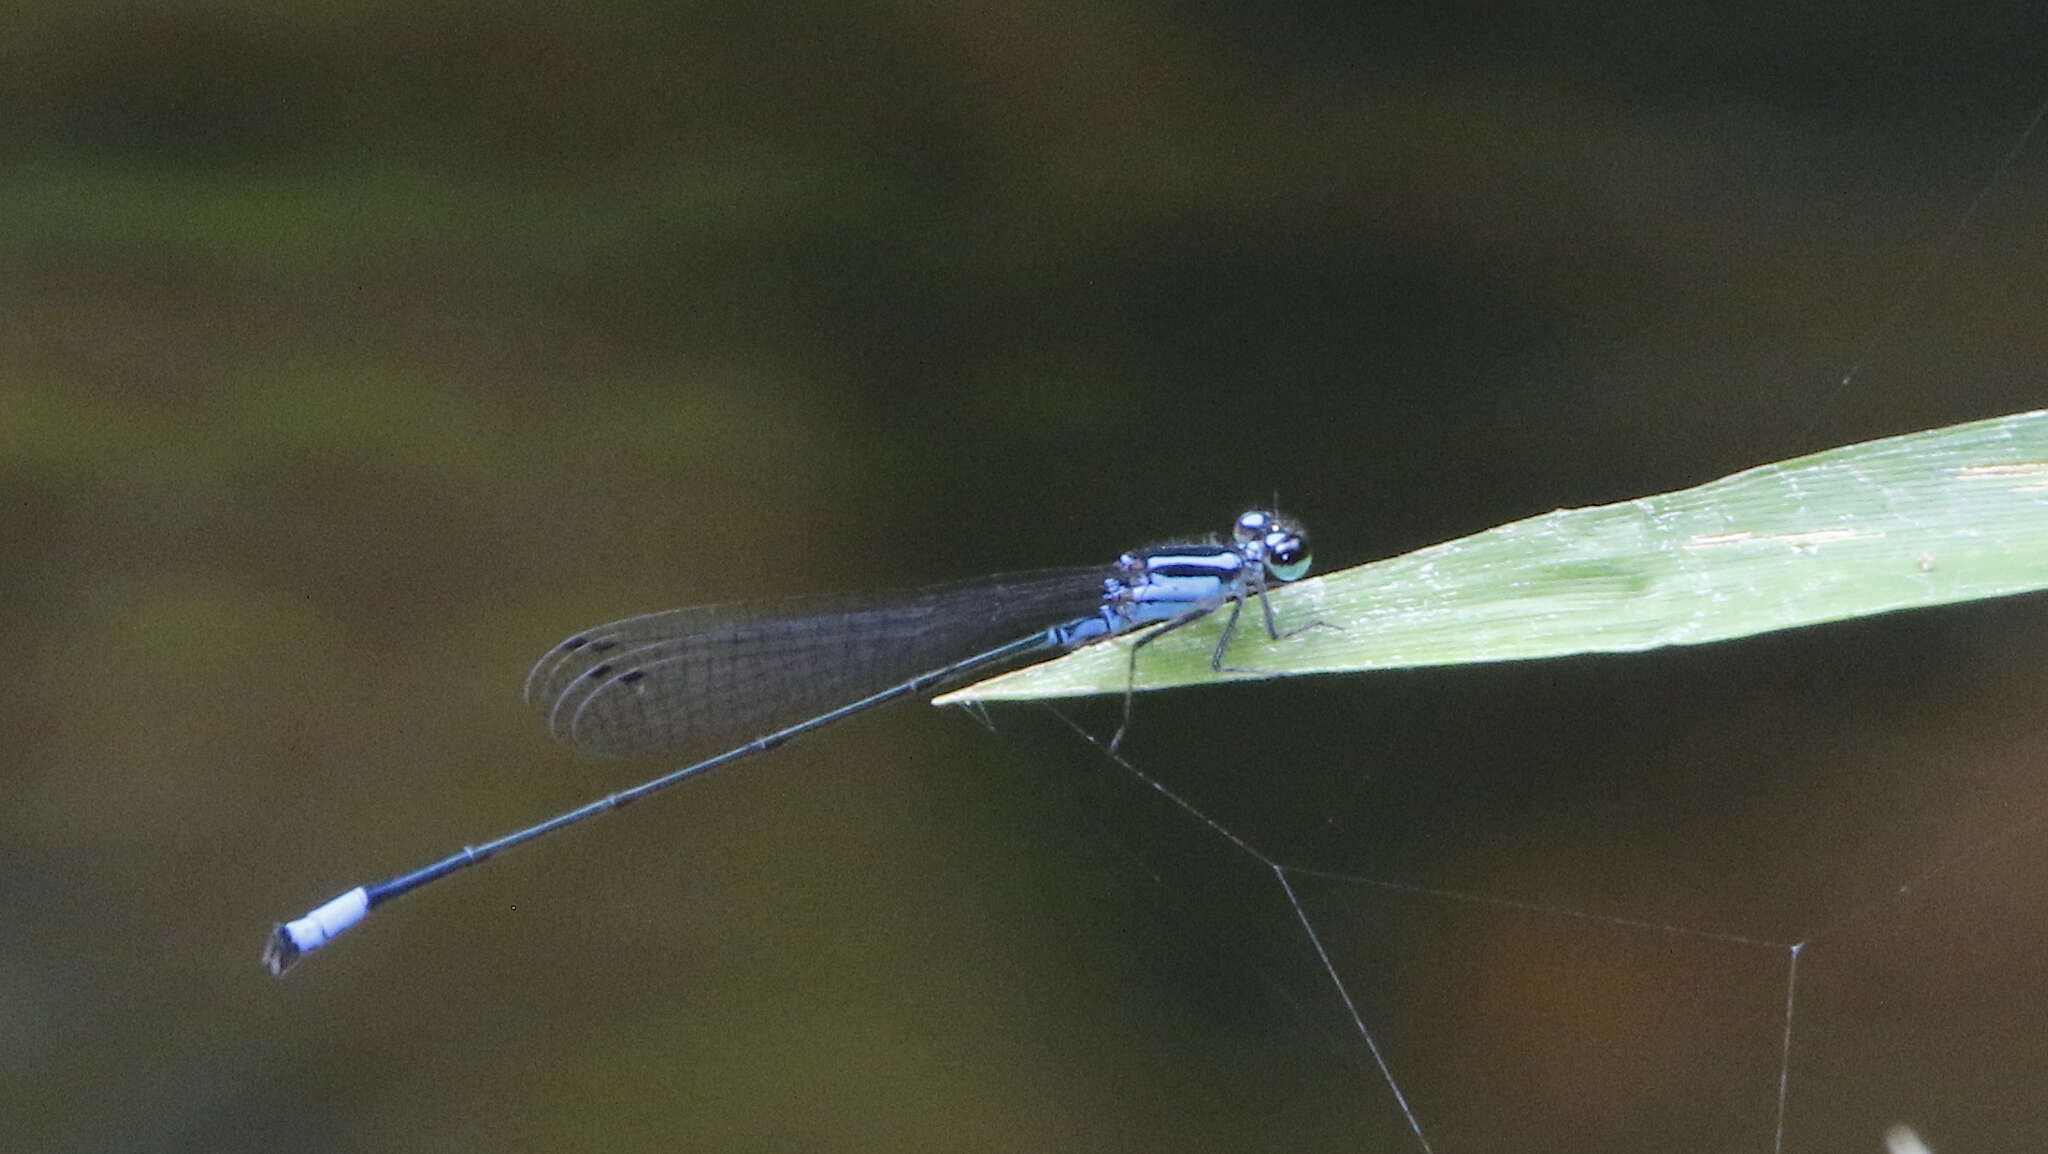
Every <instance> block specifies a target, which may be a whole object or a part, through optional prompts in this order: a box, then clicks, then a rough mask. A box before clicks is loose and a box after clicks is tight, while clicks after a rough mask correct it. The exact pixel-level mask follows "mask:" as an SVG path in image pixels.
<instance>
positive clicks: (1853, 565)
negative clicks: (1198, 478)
mask: <svg viewBox="0 0 2048 1154" xmlns="http://www.w3.org/2000/svg"><path fill="white" fill-rule="evenodd" d="M2044 586H2048V412H2030V413H2019V414H2015V415H2012V416H2006V417H1996V418H1991V419H1988V420H1982V421H1973V422H1969V423H1967V424H1962V425H1954V426H1950V427H1947V428H1943V429H1934V430H1929V431H1926V432H1920V433H1911V434H1906V435H1903V436H1897V437H1888V438H1885V439H1883V440H1878V441H1868V442H1864V443H1861V444H1856V445H1849V446H1845V447H1842V448H1838V449H1830V450H1827V451H1825V452H1820V453H1815V454H1812V455H1809V456H1805V457H1798V458H1794V459H1792V460H1789V461H1783V462H1779V463H1776V464H1771V465H1762V466H1758V467H1756V468H1752V469H1747V470H1744V471H1742V472H1740V473H1735V474H1732V475H1730V476H1727V477H1723V478H1721V479H1719V480H1716V481H1710V482H1708V483H1706V484H1704V485H1699V486H1695V487H1693V488H1690V489H1682V490H1678V491H1676V492H1671V493H1663V494H1659V495H1656V496H1651V497H1642V498H1638V499H1636V500H1632V501H1624V502H1619V503H1617V504H1612V505H1600V506H1594V507H1590V508H1583V509H1561V510H1558V511H1555V512H1551V513H1545V514H1541V515H1539V516H1534V517H1529V518H1527V519H1524V520H1521V521H1515V522H1511V523H1509V524H1506V525H1502V526H1499V527H1497V528H1494V529H1489V530H1486V531H1485V532H1481V533H1476V534H1473V535H1471V536H1469V537H1461V538H1458V539H1456V540H1453V541H1447V542H1444V543H1443V544H1440V545H1433V546H1430V547H1428V548H1425V549H1419V550H1416V551H1415V552H1412V553H1408V554H1404V555H1402V556H1399V557H1393V558H1388V559H1386V560H1383V561H1375V562H1372V563H1370V564H1367V565H1360V566H1356V567H1354V568H1350V569H1345V570H1342V571H1340V572H1336V573H1331V574H1328V575H1326V576H1323V577H1318V578H1311V579H1309V580H1305V581H1301V582H1298V583H1296V584H1295V585H1292V586H1289V587H1287V588H1285V589H1281V590H1276V591H1275V593H1274V594H1273V606H1274V610H1275V612H1276V613H1277V614H1278V615H1279V617H1280V620H1281V622H1282V625H1283V627H1293V626H1296V625H1300V624H1303V623H1306V622H1309V621H1318V622H1321V623H1322V624H1323V625H1324V626H1325V627H1324V628H1312V629H1308V630H1305V631H1303V632H1300V633H1297V634H1294V635H1293V636H1291V637H1286V638H1283V639H1281V640H1280V641H1277V642H1275V641H1269V640H1268V639H1267V638H1266V637H1265V634H1264V630H1263V628H1261V627H1260V625H1259V624H1258V623H1257V619H1256V608H1255V607H1254V612H1253V613H1251V614H1248V615H1247V616H1246V618H1245V619H1244V620H1243V621H1242V622H1241V623H1240V627H1239V629H1238V632H1237V637H1236V638H1235V639H1234V640H1233V643H1232V646H1231V654H1230V658H1229V660H1230V663H1231V664H1233V665H1239V666H1247V667H1250V668H1253V669H1255V670H1257V671H1258V672H1255V673H1216V672H1213V671H1211V670H1210V669H1209V665H1208V658H1209V653H1210V651H1211V649H1212V648H1213V647H1214V645H1215V643H1216V638H1217V636H1218V631H1219V630H1220V629H1221V628H1222V618H1223V617H1225V616H1227V614H1221V613H1219V614H1217V615H1216V620H1215V621H1213V622H1202V623H1200V624H1198V625H1196V626H1191V627H1189V628H1186V629H1182V630H1179V631H1177V632H1176V633H1174V634H1173V635H1171V636H1169V637H1165V638H1162V639H1161V640H1160V641H1159V642H1158V643H1156V644H1152V645H1148V646H1147V647H1146V648H1145V649H1144V651H1143V653H1142V656H1141V658H1140V660H1139V662H1138V672H1137V680H1136V685H1137V688H1139V689H1140V690H1150V689H1166V688H1172V687H1176V686H1181V685H1192V684H1201V683H1208V682H1215V681H1225V680H1244V679H1248V678H1257V677H1269V676H1271V677H1278V676H1291V675H1297V674H1307V673H1349V672H1362V671H1365V670H1371V669H1392V668H1403V667H1414V666H1426V665H1447V664H1462V663H1469V662H1479V661H1512V660H1526V659H1533V658H1541V657H1560V656H1566V655H1570V654H1578V653H1592V652H1630V651H1636V650H1643V649H1651V648H1656V647H1660V646H1665V645H1690V644H1702V643H1706V642H1711V641H1722V640H1728V639H1732V638H1737V637H1746V636H1751V635H1753V634H1757V633H1766V632H1771V631H1773V630H1778V629H1791V628H1798V627H1800V626H1806V625H1815V624H1820V623H1822V622H1828V621H1839V620H1843V619H1847V618H1853V617H1865V616H1871V615H1874V614H1878V613H1887V612H1893V611H1896V610H1901V609H1912V608H1924V607H1928V606H1934V605H1944V604H1951V603H1955V602H1961V601H1972V600H1979V599H1983V598H1988V597H2002V596H2011V595H2014V594H2019V593H2026V592H2032V591H2035V590H2038V589H2041V588H2043V587H2044ZM1132 641H1133V638H1131V637H1125V638H1121V639H1118V640H1117V641H1115V642H1112V643H1107V644H1102V645H1094V646H1089V647H1085V648H1083V649H1080V650H1077V651H1075V652H1073V653H1070V654H1067V655H1065V656H1063V657H1060V658H1057V659H1055V660H1052V661H1048V662H1044V663H1041V664H1038V665H1033V666H1029V667H1027V668H1024V669H1020V670H1016V671H1014V672H1012V673H1008V674H1004V675H1002V676H1000V677H996V678H993V679H990V680H988V681H984V682H981V683H979V684H976V685H972V686H968V687H966V688H963V689H960V690H956V691H955V692H953V693H949V694H947V695H945V696H944V697H941V698H939V699H938V702H937V703H938V704H953V703H960V702H966V701H1003V700H1026V699H1035V698H1045V697H1065V696H1078V695H1083V694H1093V693H1121V692H1123V690H1124V687H1125V684H1126V680H1127V676H1128V675H1127V670H1128V668H1129V666H1128V661H1129V646H1130V645H1131V644H1132Z"/></svg>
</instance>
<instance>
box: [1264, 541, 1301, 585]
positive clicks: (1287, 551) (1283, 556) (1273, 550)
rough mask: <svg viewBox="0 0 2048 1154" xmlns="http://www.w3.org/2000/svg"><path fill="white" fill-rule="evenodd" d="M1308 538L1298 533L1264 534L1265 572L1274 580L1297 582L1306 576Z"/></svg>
mask: <svg viewBox="0 0 2048 1154" xmlns="http://www.w3.org/2000/svg"><path fill="white" fill-rule="evenodd" d="M1309 561H1310V558H1309V551H1308V538H1307V537H1305V536H1303V535H1302V534H1299V533H1283V532H1273V533H1268V534H1266V571H1267V572H1268V573H1271V574H1272V575H1273V577H1274V578H1275V579H1276V580H1280V581H1299V580H1301V579H1302V578H1303V577H1305V576H1307V575H1308V567H1309Z"/></svg>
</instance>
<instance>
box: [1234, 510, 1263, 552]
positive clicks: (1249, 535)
mask: <svg viewBox="0 0 2048 1154" xmlns="http://www.w3.org/2000/svg"><path fill="white" fill-rule="evenodd" d="M1272 527H1273V515H1272V514H1271V513H1268V512H1265V511H1264V510H1260V509H1253V510H1252V511H1251V512H1249V513H1244V514H1242V515H1240V516H1239V517H1238V519H1237V524H1236V525H1235V526H1234V527H1233V528H1232V529H1231V536H1232V537H1235V538H1236V539H1237V543H1238V544H1240V545H1249V544H1251V543H1252V542H1254V541H1257V540H1260V539H1261V538H1263V537H1265V536H1266V534H1267V532H1268V531H1269V530H1271V529H1272Z"/></svg>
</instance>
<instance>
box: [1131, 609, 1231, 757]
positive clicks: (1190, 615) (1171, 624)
mask: <svg viewBox="0 0 2048 1154" xmlns="http://www.w3.org/2000/svg"><path fill="white" fill-rule="evenodd" d="M1216 609H1217V607H1216V606H1215V605H1198V606H1196V607H1195V608H1193V609H1190V610H1188V611H1187V612H1186V613H1183V614H1181V615H1180V616H1178V617H1175V618H1173V619H1172V620H1170V621H1168V622H1167V623H1166V624H1164V625H1161V626H1160V627H1159V628H1157V629H1154V630H1152V631H1151V632H1149V633H1146V634H1144V635H1142V636H1140V637H1139V638H1138V639H1137V640H1136V641H1133V642H1131V659H1130V663H1129V665H1128V666H1127V667H1126V670H1125V673H1124V719H1123V721H1122V723H1120V724H1119V725H1118V726H1117V727H1116V733H1115V734H1113V735H1112V736H1111V737H1110V739H1109V752H1111V753H1115V752H1116V747H1117V746H1119V745H1121V744H1123V740H1124V733H1125V732H1126V731H1127V730H1129V729H1130V728H1131V699H1132V698H1134V697H1136V696H1137V693H1138V650H1140V649H1143V648H1144V647H1146V646H1147V645H1150V644H1152V643H1153V642H1154V641H1157V640H1159V639H1160V638H1161V637H1164V636H1166V635H1167V634H1169V633H1171V632H1173V631H1174V630H1176V629H1179V628H1180V627H1181V626H1183V625H1187V624H1189V623H1191V622H1195V621H1200V620H1201V619H1202V618H1204V617H1207V616H1208V615H1209V614H1211V613H1214V612H1216ZM1230 620H1231V622H1232V623H1233V624H1234V623H1235V622H1236V621H1237V614H1236V612H1235V611H1233V612H1232V613H1231V615H1230Z"/></svg>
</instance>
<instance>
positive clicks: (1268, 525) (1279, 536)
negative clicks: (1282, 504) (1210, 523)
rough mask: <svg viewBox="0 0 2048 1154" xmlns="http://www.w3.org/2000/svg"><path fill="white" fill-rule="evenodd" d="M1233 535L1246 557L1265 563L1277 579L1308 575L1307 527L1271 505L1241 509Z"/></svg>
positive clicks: (1288, 579)
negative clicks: (1271, 507) (1261, 507)
mask: <svg viewBox="0 0 2048 1154" xmlns="http://www.w3.org/2000/svg"><path fill="white" fill-rule="evenodd" d="M1231 536H1232V538H1233V539H1234V540H1235V541H1236V542H1237V547H1238V550H1239V551H1240V552H1242V553H1243V554H1244V558H1245V560H1247V561H1256V562H1258V563H1260V564H1262V565H1264V566H1265V567H1266V572H1267V573H1268V574H1269V575H1271V576H1272V578H1273V579H1274V580H1275V581H1298V580H1300V579H1301V578H1303V577H1305V576H1307V575H1308V567H1309V561H1310V556H1309V548H1308V530H1306V529H1304V528H1302V527H1301V526H1300V525H1298V524H1296V523H1294V522H1293V521H1291V520H1289V519H1287V518H1286V517H1283V516H1281V515H1280V514H1278V513H1275V512H1273V511H1271V510H1268V509H1253V510H1250V511H1249V512H1246V513H1242V514H1240V515H1239V516H1238V518H1237V524H1236V525H1235V526H1233V527H1232V529H1231Z"/></svg>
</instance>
